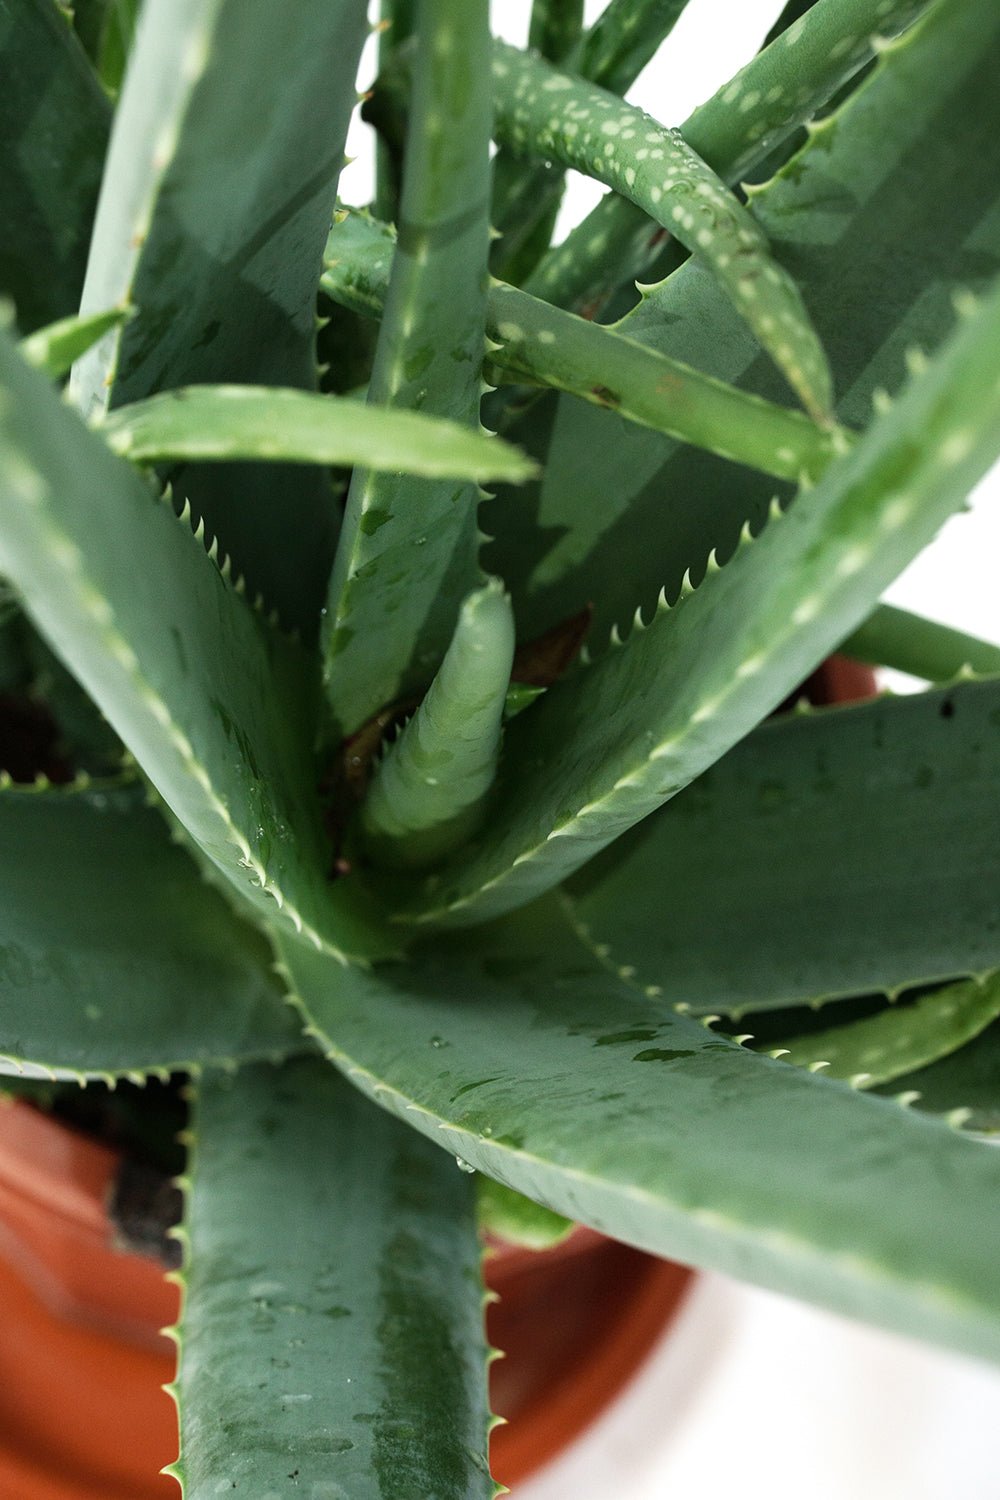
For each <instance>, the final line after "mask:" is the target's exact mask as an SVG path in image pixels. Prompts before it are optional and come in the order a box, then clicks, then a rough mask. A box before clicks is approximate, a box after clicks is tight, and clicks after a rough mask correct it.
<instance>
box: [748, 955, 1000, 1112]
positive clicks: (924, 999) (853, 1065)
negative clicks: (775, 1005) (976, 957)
mask: <svg viewBox="0 0 1000 1500" xmlns="http://www.w3.org/2000/svg"><path fill="white" fill-rule="evenodd" d="M998 1017H1000V973H996V972H994V973H992V974H987V975H985V976H984V977H982V978H978V979H966V980H963V981H962V983H960V984H950V985H947V986H946V987H945V988H944V989H940V990H934V991H932V993H931V994H929V995H922V996H921V997H920V998H919V999H917V1000H913V1001H911V1002H909V1003H907V1004H897V1005H890V1006H888V1007H887V1008H886V1009H885V1010H883V1011H880V1012H879V1013H878V1014H877V1015H874V1016H866V1017H864V1018H863V1019H861V1020H857V1021H849V1022H845V1024H844V1025H842V1026H831V1027H828V1028H827V1029H826V1030H825V1031H816V1032H812V1033H811V1034H810V1035H808V1036H802V1037H796V1036H790V1037H784V1038H781V1039H780V1040H778V1041H769V1042H767V1044H766V1050H767V1052H768V1054H769V1056H771V1057H780V1058H781V1059H782V1060H783V1061H784V1062H787V1063H791V1064H792V1065H793V1066H795V1067H798V1068H811V1069H813V1070H814V1071H815V1070H817V1069H820V1068H822V1070H823V1072H824V1073H825V1074H826V1076H827V1077H828V1078H846V1079H847V1080H848V1081H849V1082H850V1083H852V1084H853V1085H854V1087H855V1088H870V1087H872V1085H874V1084H876V1083H888V1082H889V1081H891V1080H892V1079H896V1078H900V1077H902V1076H903V1075H905V1074H907V1073H912V1072H915V1071H916V1070H917V1069H918V1068H923V1067H926V1066H927V1065H928V1064H930V1063H934V1062H936V1061H937V1060H938V1059H939V1058H942V1057H947V1056H948V1054H949V1053H951V1052H954V1051H955V1050H956V1049H957V1048H959V1047H961V1046H962V1045H963V1044H964V1043H966V1042H968V1041H970V1040H971V1039H972V1038H973V1037H976V1036H978V1035H979V1033H980V1032H981V1031H984V1030H985V1028H986V1027H987V1026H989V1025H990V1023H991V1022H992V1021H995V1020H996V1019H997V1018H998Z"/></svg>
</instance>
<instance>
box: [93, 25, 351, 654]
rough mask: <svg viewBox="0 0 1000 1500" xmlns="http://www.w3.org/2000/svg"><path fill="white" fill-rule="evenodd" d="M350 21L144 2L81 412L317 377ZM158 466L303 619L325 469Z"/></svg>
mask: <svg viewBox="0 0 1000 1500" xmlns="http://www.w3.org/2000/svg"><path fill="white" fill-rule="evenodd" d="M365 34H366V6H365V4H364V0H302V3H300V4H298V5H297V6H296V12H295V25H294V26H290V25H289V23H288V11H287V7H286V6H285V5H283V4H281V3H280V0H145V3H144V5H143V7H142V14H141V17H140V23H139V28H138V33H137V36H136V40H135V45H134V47H133V50H132V54H131V58H130V62H129V68H128V76H127V78H126V81H125V85H124V87H123V89H122V94H121V100H120V103H119V105H118V109H117V111H116V114H115V123H114V130H113V134H112V141H111V146H110V149H109V153H108V167H107V173H106V177H105V187H104V190H103V192H102V195H101V201H100V206H99V209H98V214H97V222H96V225H95V228H94V238H93V243H92V246H91V251H90V260H89V263H88V268H87V279H86V285H85V287H84V292H83V303H82V310H83V311H84V312H93V311H96V310H99V309H102V308H105V307H117V306H132V307H135V309H136V314H135V316H134V317H133V318H131V319H130V320H129V322H128V323H126V324H124V325H123V326H121V327H120V328H119V329H117V330H116V331H115V332H114V333H112V334H110V335H109V336H108V337H107V338H106V339H105V340H103V341H102V342H101V343H100V344H99V345H97V347H96V348H95V349H94V350H92V351H91V353H90V354H88V355H87V356H86V357H85V358H84V359H83V360H82V361H81V362H80V363H78V365H77V366H76V369H75V370H74V375H73V381H72V390H73V395H74V399H75V401H76V402H77V404H78V405H79V406H80V408H81V409H82V410H83V412H84V414H85V415H86V416H87V417H88V418H95V417H98V416H100V415H102V414H103V413H105V412H106V411H107V410H109V409H110V408H113V407H116V406H121V405H123V404H124V403H126V402H130V401H139V400H143V399H145V398H146V397H147V396H151V395H154V394H156V393H157V392H159V391H163V390H168V389H171V388H172V387H177V386H185V385H194V384H199V385H200V384H221V383H230V382H232V383H247V382H249V383H252V384H260V385H279V386H295V387H299V388H301V389H303V390H309V389H314V388H315V384H316V370H315V348H314V346H315V297H316V275H317V271H318V266H319V257H320V254H321V251H322V247H323V240H324V236H325V234H326V230H327V227H328V223H329V213H330V206H331V204H332V202H333V198H334V195H335V193H336V186H337V179H338V176H339V173H340V167H341V163H342V160H343V152H344V140H345V136H346V131H347V123H348V118H349V115H350V111H351V108H352V107H353V104H354V101H355V92H354V79H355V71H356V67H357V62H358V57H359V54H360V50H361V45H362V43H363V41H364V38H365ZM220 161H224V162H225V169H224V170H225V191H224V192H222V191H220V186H219V170H220V168H219V163H220ZM174 479H175V484H176V487H177V489H178V493H180V494H182V495H183V496H184V497H186V498H187V499H189V500H190V502H191V504H192V507H193V509H194V511H195V514H196V515H197V516H199V517H202V518H204V519H205V522H206V525H207V526H208V529H209V530H210V531H211V532H212V533H213V534H214V535H218V536H219V537H220V538H221V540H222V545H223V547H224V550H225V551H226V552H227V553H229V554H231V555H232V557H233V559H234V561H235V563H236V565H237V567H238V570H239V571H240V572H241V573H244V574H245V575H246V576H247V579H248V581H249V583H250V585H251V587H252V588H253V590H254V591H255V592H257V591H263V592H264V594H265V596H266V597H267V600H268V603H269V605H271V606H275V607H277V608H279V610H280V611H281V614H282V618H283V619H284V620H285V622H286V623H287V624H289V625H290V626H296V627H299V628H301V629H302V630H303V631H305V632H310V631H312V632H315V629H316V626H317V621H318V613H319V608H320V605H321V603H322V598H323V591H324V588H325V585H326V578H327V574H328V571H329V567H330V562H331V560H332V557H333V546H334V541H335V535H336V525H337V518H336V512H335V508H334V503H333V498H332V495H331V493H330V484H329V478H328V476H327V475H326V474H325V473H324V472H323V471H322V470H321V469H315V470H303V469H300V468H292V469H290V470H288V471H282V470H281V469H280V468H275V467H274V465H269V466H268V467H267V468H265V469H256V468H254V467H253V466H249V465H248V466H247V467H240V468H236V467H234V466H227V467H226V468H225V469H220V468H219V467H218V466H217V465H211V466H207V467H205V468H200V467H198V466H194V467H191V468H187V469H185V470H183V471H182V472H181V473H180V474H178V475H175V476H174Z"/></svg>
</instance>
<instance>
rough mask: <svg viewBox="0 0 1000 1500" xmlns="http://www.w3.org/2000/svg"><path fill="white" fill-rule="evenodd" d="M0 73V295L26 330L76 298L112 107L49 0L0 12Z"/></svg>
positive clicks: (70, 308) (66, 310)
mask: <svg viewBox="0 0 1000 1500" xmlns="http://www.w3.org/2000/svg"><path fill="white" fill-rule="evenodd" d="M0 74H2V76H3V80H4V87H3V93H2V96H0V133H2V137H3V140H4V143H5V145H4V151H3V156H2V157H0V219H2V222H3V243H2V244H0V292H2V293H3V295H4V296H7V297H11V298H13V300H14V304H15V306H16V308H17V319H18V324H19V326H20V329H21V332H22V333H30V332H32V331H33V330H34V329H36V328H40V327H41V326H42V325H43V324H45V323H52V322H54V321H55V320H56V319H57V318H63V317H67V316H69V314H71V313H74V312H75V311H76V307H77V304H78V302H79V300H80V290H81V288H82V286H83V276H84V269H85V267H86V262H87V244H88V241H89V239H90V229H91V224H92V222H93V217H94V208H95V205H96V203H97V192H98V188H99V187H100V182H101V168H102V166H103V163H104V153H105V150H106V148H107V141H108V131H109V128H110V122H111V107H110V105H109V103H108V100H107V98H106V97H105V95H104V93H103V92H102V90H101V88H100V85H99V84H98V82H97V80H96V78H95V77H94V74H93V72H92V70H91V67H90V64H89V63H88V61H87V58H86V55H85V53H84V51H83V49H82V48H81V46H80V43H79V42H78V41H77V39H76V37H75V36H74V35H73V32H72V30H71V29H70V26H69V24H68V22H67V20H66V18H65V16H62V15H60V13H59V11H58V9H57V7H56V6H55V4H53V0H17V3H16V4H11V5H5V6H4V7H3V9H2V10H0ZM107 305H108V304H107V303H105V306H107Z"/></svg>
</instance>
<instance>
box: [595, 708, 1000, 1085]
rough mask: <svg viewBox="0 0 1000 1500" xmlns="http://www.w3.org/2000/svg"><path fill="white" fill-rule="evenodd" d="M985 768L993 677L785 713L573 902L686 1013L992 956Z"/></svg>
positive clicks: (624, 961)
mask: <svg viewBox="0 0 1000 1500" xmlns="http://www.w3.org/2000/svg"><path fill="white" fill-rule="evenodd" d="M998 781H1000V683H997V682H983V683H962V684H959V685H957V686H956V687H954V688H951V689H949V690H947V691H946V692H940V693H927V694H923V695H919V696H914V697H907V698H882V699H877V700H875V701H873V702H870V703H865V704H862V705H859V706H857V707H852V708H838V709H829V710H825V711H822V712H820V713H815V714H807V715H798V714H795V715H790V716H785V717H784V718H782V719H776V720H773V721H772V722H770V723H768V724H765V725H762V727H761V728H760V729H758V730H757V731H756V732H755V733H754V734H752V735H750V736H749V738H747V739H746V740H744V741H743V743H742V744H740V745H738V746H737V747H736V748H735V749H734V750H733V751H731V752H730V754H729V755H727V756H725V757H724V758H723V759H722V760H721V761H720V762H719V763H718V765H716V766H713V767H712V769H711V770H710V771H708V772H706V774H705V775H704V776H702V777H700V778H699V779H698V781H697V782H696V783H695V784H694V785H693V786H691V787H689V788H688V789H687V790H686V791H685V792H683V793H682V794H681V795H680V796H679V797H678V798H677V799H676V800H675V801H673V802H671V803H669V804H668V805H667V806H666V807H665V808H663V809H662V810H661V811H660V812H658V813H656V814H655V815H654V816H653V817H652V818H647V819H646V820H645V821H644V822H642V823H640V824H639V825H638V826H637V827H636V828H634V829H632V830H630V832H629V833H627V834H626V835H625V836H624V838H621V839H619V840H617V841H616V842H615V843H614V844H613V845H612V846H611V847H610V848H609V849H607V850H605V852H604V853H603V854H601V855H599V856H598V858H597V859H596V860H594V861H592V862H591V863H590V864H589V865H587V866H586V867H585V868H584V869H583V870H581V871H580V872H579V873H578V874H577V875H576V876H574V877H573V879H572V881H571V883H570V887H569V889H570V892H571V895H572V899H573V907H574V911H575V914H576V917H577V920H579V921H580V922H581V923H582V924H583V925H584V926H585V928H586V930H587V932H588V934H589V935H590V937H591V939H592V941H593V942H595V943H596V944H598V945H600V947H601V951H602V952H604V953H605V954H606V958H607V961H608V962H609V963H610V964H612V965H613V966H615V967H616V968H621V967H624V968H625V969H626V971H627V972H628V973H629V974H630V975H632V976H633V977H634V978H635V979H636V981H637V982H638V983H639V984H641V985H650V986H654V987H655V989H656V991H657V992H661V991H662V994H663V995H664V997H665V999H667V1000H668V1001H670V1002H671V1003H673V1004H676V1005H682V1006H684V1007H686V1008H690V1009H691V1010H693V1011H695V1012H699V1013H706V1012H707V1013H715V1012H723V1013H725V1014H736V1015H741V1014H742V1013H743V1012H744V1011H755V1010H762V1009H764V1010H767V1009H771V1008H776V1007H780V1006H785V1005H795V1004H804V1003H806V1002H815V1001H817V1000H820V999H829V998H836V997H838V996H844V995H863V994H866V993H868V992H870V991H872V990H883V991H886V990H889V991H896V990H899V989H902V988H903V987H904V986H910V985H915V984H918V983H929V982H931V981H934V980H939V979H949V978H952V977H953V976H955V975H959V974H969V973H981V972H984V971H985V970H987V969H991V968H994V967H996V966H997V965H1000V921H998V918H997V911H996V892H997V889H998V888H1000V844H998V841H997V839H996V837H995V831H994V829H993V827H992V825H991V820H990V818H989V817H988V816H987V815H986V809H987V808H989V807H990V805H991V802H992V796H993V793H992V790H991V789H992V788H993V787H995V786H996V784H997V782H998ZM747 1029H748V1030H750V1031H752V1030H753V1025H752V1023H751V1024H750V1025H749V1026H748V1028H747ZM855 1071H861V1070H860V1069H856V1070H855Z"/></svg>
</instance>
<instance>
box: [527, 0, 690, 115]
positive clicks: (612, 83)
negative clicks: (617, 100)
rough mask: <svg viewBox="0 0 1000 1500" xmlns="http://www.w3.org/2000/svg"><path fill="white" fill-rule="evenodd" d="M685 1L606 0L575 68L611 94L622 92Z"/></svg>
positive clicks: (667, 32)
mask: <svg viewBox="0 0 1000 1500" xmlns="http://www.w3.org/2000/svg"><path fill="white" fill-rule="evenodd" d="M687 3H688V0H609V3H608V4H607V5H606V6H605V7H604V10H603V11H602V12H601V14H600V15H599V16H598V18H597V20H596V21H595V22H594V24H593V26H591V28H590V30H589V31H588V32H587V35H586V37H585V38H584V41H583V45H582V47H581V48H580V53H579V57H578V58H577V59H576V60H575V61H576V67H575V71H576V72H578V73H580V74H581V76H582V77H584V78H589V79H590V81H591V82H592V83H596V84H599V85H600V87H601V88H605V89H609V90H610V91H611V93H613V94H624V92H625V90H626V89H627V88H629V87H630V86H631V84H633V83H634V82H635V80H636V79H637V78H638V76H639V74H640V73H641V72H642V70H643V68H644V67H645V66H646V64H647V63H648V62H650V61H651V60H652V58H653V57H654V56H655V55H656V53H657V51H658V50H659V48H660V47H661V46H662V44H663V43H664V42H665V41H666V39H667V37H668V36H669V35H670V33H671V32H672V31H673V29H674V27H675V26H676V25H677V22H678V21H679V20H680V18H681V15H682V13H683V11H684V10H685V8H686V6H687ZM558 60H559V59H558V58H554V59H553V61H555V62H558Z"/></svg>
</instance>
